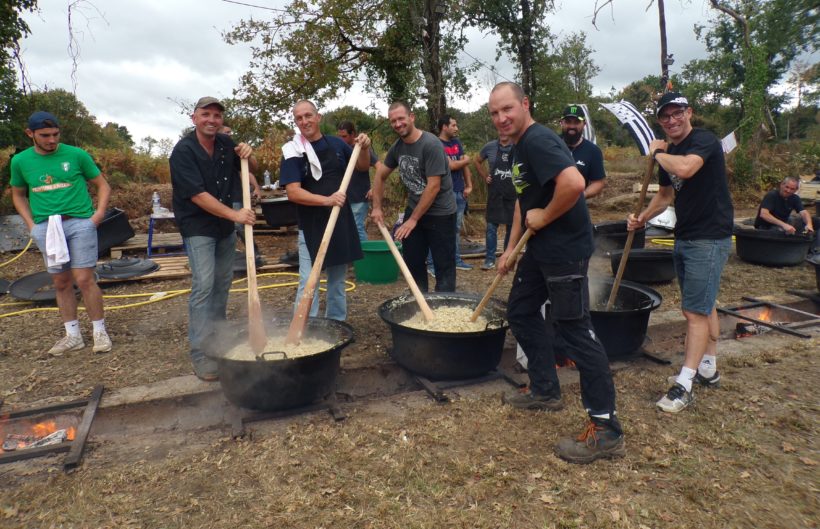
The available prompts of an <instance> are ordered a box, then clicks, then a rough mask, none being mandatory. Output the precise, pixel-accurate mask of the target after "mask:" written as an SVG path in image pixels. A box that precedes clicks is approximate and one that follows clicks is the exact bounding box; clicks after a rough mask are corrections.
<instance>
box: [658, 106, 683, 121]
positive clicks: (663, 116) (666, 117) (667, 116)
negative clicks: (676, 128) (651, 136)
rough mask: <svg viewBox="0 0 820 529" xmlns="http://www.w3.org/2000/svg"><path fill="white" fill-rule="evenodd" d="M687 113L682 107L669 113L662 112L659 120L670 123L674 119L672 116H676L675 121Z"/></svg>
mask: <svg viewBox="0 0 820 529" xmlns="http://www.w3.org/2000/svg"><path fill="white" fill-rule="evenodd" d="M685 113H686V109H685V108H682V109H680V110H676V111H674V112H670V113H669V114H661V115H660V116H658V121H660V122H661V123H669V122H670V121H672V118H675V121H677V120H679V119H681V118H682V117H683V115H684V114H685Z"/></svg>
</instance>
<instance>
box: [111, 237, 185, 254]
mask: <svg viewBox="0 0 820 529" xmlns="http://www.w3.org/2000/svg"><path fill="white" fill-rule="evenodd" d="M151 244H152V245H153V247H154V250H153V251H155V252H157V251H161V250H162V249H163V247H177V248H179V247H181V246H182V235H180V234H179V233H177V232H171V233H154V239H153V240H152V241H151ZM146 250H148V234H147V233H138V234H136V235H134V236H133V237H131V238H130V239H128V240H127V241H125V242H124V243H123V244H121V245H119V246H114V247H112V248H111V258H112V259H119V258H121V257H122V254H123V253H124V252H131V251H142V252H144V251H146ZM183 258H184V256H183Z"/></svg>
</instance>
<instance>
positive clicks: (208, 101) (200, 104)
mask: <svg viewBox="0 0 820 529" xmlns="http://www.w3.org/2000/svg"><path fill="white" fill-rule="evenodd" d="M211 105H216V106H218V107H219V110H221V111H223V112H224V111H225V105H223V104H222V102H221V101H220V100H219V99H217V98H215V97H211V96H205V97H200V98H199V101H197V102H196V106H195V107H194V109H198V108H205V107H209V106H211Z"/></svg>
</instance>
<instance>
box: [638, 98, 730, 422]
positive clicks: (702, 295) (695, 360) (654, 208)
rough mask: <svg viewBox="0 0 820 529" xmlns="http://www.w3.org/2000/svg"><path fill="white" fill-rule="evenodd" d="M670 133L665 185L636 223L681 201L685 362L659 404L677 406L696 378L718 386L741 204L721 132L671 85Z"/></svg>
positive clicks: (663, 120)
mask: <svg viewBox="0 0 820 529" xmlns="http://www.w3.org/2000/svg"><path fill="white" fill-rule="evenodd" d="M657 117H658V121H659V122H660V124H661V127H662V128H663V131H664V132H665V133H666V137H667V140H668V141H667V140H660V139H656V140H652V142H651V143H650V144H649V148H650V152H651V156H652V157H653V158H654V159H655V161H656V162H657V163H658V165H659V166H660V169H659V171H658V181H659V183H660V189H659V191H658V193H657V194H656V195H655V196H654V197H653V198H652V200H651V201H650V202H649V205H648V206H647V207H646V209H644V210H643V211H642V212H641V213H640V214H639V215H638V216H637V217H636V216H635V215H634V214H632V215H629V217H628V219H627V224H628V229H630V230H635V229H638V228H640V227H642V226H643V225H644V224H646V222H647V221H648V220H650V219H651V218H653V217H655V216H656V215H659V214H660V213H662V212H663V211H664V210H666V208H667V206H669V204H671V203H672V201H673V200H674V202H675V214H676V215H677V222H676V223H675V248H674V253H673V256H674V257H673V258H674V262H675V272H676V273H677V276H678V284H679V285H680V289H681V309H682V310H683V315H684V317H685V318H686V339H685V341H684V344H685V351H684V359H683V367H682V368H681V371H680V374H679V375H678V376H677V377H670V379H669V381H668V382H669V384H670V386H669V390H668V391H667V392H666V395H664V396H663V398H661V399H660V400H659V401H658V402H657V406H658V408H659V409H661V410H662V411H665V412H669V413H677V412H679V411H681V410H683V409H684V408H686V407H687V406H688V405H689V404H690V403H691V402H692V400H693V399H694V394H693V387H692V386H693V384H695V383H697V384H700V385H701V386H704V387H714V386H716V385H717V383H718V382H719V381H720V374H719V373H718V371H717V366H716V355H717V339H718V333H719V331H720V327H719V325H718V317H717V311H716V309H715V302H716V299H717V294H718V291H719V289H720V274H721V272H722V271H723V266H724V265H725V264H726V260H727V259H728V256H729V251H730V250H731V248H732V226H733V217H734V208H733V206H732V200H731V197H730V196H729V185H728V182H727V179H726V163H725V161H724V158H723V148H722V146H721V143H720V140H718V139H717V137H715V135H714V134H712V133H711V132H709V131H707V130H704V129H696V128H693V127H692V108H691V107H690V106H689V101H688V100H687V99H686V97H684V96H683V95H682V94H680V93H678V92H667V93H666V94H664V95H663V97H661V99H660V101H659V102H658V108H657Z"/></svg>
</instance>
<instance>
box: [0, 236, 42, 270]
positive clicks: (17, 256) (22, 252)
mask: <svg viewBox="0 0 820 529" xmlns="http://www.w3.org/2000/svg"><path fill="white" fill-rule="evenodd" d="M33 241H34V239H29V240H28V244H26V247H25V248H23V249H22V250H20V253H18V254H17V255H15V256H14V257H12V258H11V259H9V260H8V261H6V262H5V263H0V268H3V267H4V266H8V265H10V264H11V263H13V262H14V261H16V260H17V259H19V258H21V257H23V254H24V253H26V250H28V249H29V247H30V246H31V243H32V242H33Z"/></svg>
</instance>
